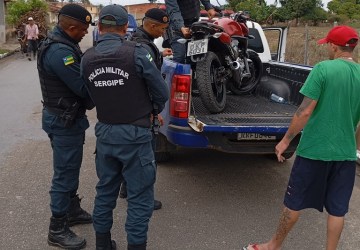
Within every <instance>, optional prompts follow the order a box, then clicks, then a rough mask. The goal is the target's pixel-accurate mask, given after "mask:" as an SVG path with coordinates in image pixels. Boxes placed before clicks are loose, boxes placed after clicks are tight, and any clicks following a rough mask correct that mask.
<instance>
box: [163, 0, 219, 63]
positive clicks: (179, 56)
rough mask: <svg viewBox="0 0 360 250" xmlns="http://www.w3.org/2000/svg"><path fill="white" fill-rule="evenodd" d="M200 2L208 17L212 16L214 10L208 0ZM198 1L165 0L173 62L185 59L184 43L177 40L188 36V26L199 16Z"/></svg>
mask: <svg viewBox="0 0 360 250" xmlns="http://www.w3.org/2000/svg"><path fill="white" fill-rule="evenodd" d="M200 2H201V3H202V4H203V5H204V7H205V9H206V10H207V11H208V15H209V18H213V17H214V16H215V15H216V11H215V10H214V7H213V6H212V4H211V3H210V0H200ZM200 2H199V0H165V5H166V12H167V13H168V14H169V16H170V31H171V32H170V34H171V35H170V37H171V38H170V39H171V41H170V43H171V48H172V50H173V52H174V58H173V60H174V61H175V62H178V63H184V61H185V53H186V48H185V44H181V43H179V42H178V41H177V40H178V39H180V38H184V37H185V38H188V37H189V36H190V29H189V27H190V26H191V25H192V24H193V23H194V22H197V21H198V20H199V17H200Z"/></svg>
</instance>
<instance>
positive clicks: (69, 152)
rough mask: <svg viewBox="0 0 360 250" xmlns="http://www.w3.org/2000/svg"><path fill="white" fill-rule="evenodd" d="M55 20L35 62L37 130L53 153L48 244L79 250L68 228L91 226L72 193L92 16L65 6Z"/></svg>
mask: <svg viewBox="0 0 360 250" xmlns="http://www.w3.org/2000/svg"><path fill="white" fill-rule="evenodd" d="M58 18H59V21H58V25H57V26H56V27H55V28H54V30H53V32H52V33H49V34H48V37H47V38H46V39H45V40H44V41H43V42H42V44H41V45H40V49H39V55H38V62H37V67H38V72H39V78H40V85H41V92H42V97H43V105H44V108H43V112H42V128H43V130H44V131H45V132H46V133H47V134H48V136H49V138H50V142H51V147H52V150H53V169H54V174H53V179H52V184H51V189H50V198H51V202H50V208H51V212H52V217H51V219H50V227H49V234H48V243H49V244H50V245H54V246H59V247H62V248H67V249H68V248H71V249H75V248H76V249H80V248H83V247H84V246H85V244H86V241H85V239H84V238H82V237H79V236H77V235H76V234H75V233H73V232H72V231H71V230H70V229H69V226H73V225H76V224H85V223H91V222H92V218H91V215H90V214H89V213H87V212H86V211H84V210H83V209H82V208H81V207H80V198H79V197H78V195H77V189H78V186H79V173H80V166H81V162H82V158H83V145H84V142H85V130H86V129H87V128H88V127H89V122H88V120H87V117H86V115H85V111H86V109H90V108H92V107H93V105H92V103H91V101H90V98H89V94H88V92H87V89H86V85H85V82H84V80H83V79H82V78H81V76H80V61H81V56H82V52H81V50H80V48H79V45H78V43H79V42H80V41H81V39H82V38H83V37H84V36H85V34H87V29H88V27H89V24H90V23H91V15H90V13H89V12H88V11H87V10H86V9H85V8H83V7H81V6H79V5H76V4H68V5H65V6H64V7H63V8H62V9H61V10H60V12H59V17H58Z"/></svg>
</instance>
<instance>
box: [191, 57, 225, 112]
mask: <svg viewBox="0 0 360 250" xmlns="http://www.w3.org/2000/svg"><path fill="white" fill-rule="evenodd" d="M219 67H221V62H220V60H219V58H218V56H217V55H216V54H215V53H214V52H211V51H209V52H208V53H207V54H206V57H205V59H204V60H202V61H200V62H197V63H196V80H197V87H198V89H199V95H200V98H201V101H202V103H203V104H204V106H205V107H206V108H207V110H209V111H210V113H219V112H221V111H223V110H224V108H225V103H226V85H225V84H224V83H222V82H221V81H219V79H218V76H217V69H218V68H219Z"/></svg>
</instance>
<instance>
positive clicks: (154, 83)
mask: <svg viewBox="0 0 360 250" xmlns="http://www.w3.org/2000/svg"><path fill="white" fill-rule="evenodd" d="M118 46H122V41H121V36H120V35H118V34H115V33H106V34H104V35H101V36H100V38H99V41H98V44H97V46H96V51H98V52H100V53H103V54H106V53H111V52H112V51H113V50H114V48H116V47H118ZM134 59H135V67H136V72H137V74H138V76H139V77H141V78H143V80H144V82H145V84H146V85H147V86H148V89H149V93H150V96H151V100H152V102H153V103H155V104H157V105H158V108H159V112H161V110H163V109H164V106H165V102H166V101H167V100H168V98H169V89H168V87H167V85H166V82H165V81H164V79H163V78H162V76H161V72H160V71H159V69H157V67H156V65H155V63H154V59H153V58H152V56H151V55H150V54H149V52H148V51H147V50H146V49H145V48H143V47H142V46H141V45H140V44H139V46H136V47H135V52H134ZM81 67H83V65H81Z"/></svg>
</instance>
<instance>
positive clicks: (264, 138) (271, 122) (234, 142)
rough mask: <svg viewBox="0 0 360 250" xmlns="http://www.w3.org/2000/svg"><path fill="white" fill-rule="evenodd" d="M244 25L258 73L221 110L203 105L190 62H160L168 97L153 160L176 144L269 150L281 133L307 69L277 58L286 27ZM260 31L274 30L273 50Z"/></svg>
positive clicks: (164, 157) (295, 104)
mask: <svg viewBox="0 0 360 250" xmlns="http://www.w3.org/2000/svg"><path fill="white" fill-rule="evenodd" d="M247 25H248V27H249V32H250V35H252V36H254V37H255V38H254V39H252V40H251V41H249V48H250V49H251V50H253V51H255V52H256V53H258V55H259V57H260V59H261V61H262V64H263V68H262V75H261V78H260V81H259V82H258V84H257V86H256V88H254V90H253V91H251V92H250V93H246V94H242V95H237V94H234V93H232V92H230V91H228V92H227V96H226V98H227V100H226V105H225V108H224V109H223V110H222V111H221V112H218V113H213V112H210V111H209V110H208V109H207V108H206V105H204V100H201V98H200V96H199V93H198V92H197V91H196V88H195V86H193V85H194V79H193V78H194V74H193V69H192V67H191V65H189V64H179V63H175V62H173V61H171V60H164V64H163V67H162V73H163V76H164V77H165V80H166V82H167V84H168V86H169V89H170V99H169V101H168V103H167V104H166V107H165V109H164V110H163V112H162V116H163V117H164V120H165V124H164V126H162V127H161V128H160V133H159V136H158V139H157V151H156V159H157V160H158V161H166V160H169V159H170V156H171V152H172V151H174V150H176V149H177V148H178V147H185V148H209V149H215V150H220V151H224V152H229V153H244V154H274V148H275V145H276V144H277V143H278V142H279V141H280V140H281V139H282V137H283V136H284V134H285V132H286V131H287V129H288V127H289V124H290V122H291V119H292V116H293V115H294V113H295V111H296V110H297V108H298V106H299V105H300V103H301V101H302V99H303V96H302V95H301V94H300V93H299V90H300V88H301V87H302V85H303V83H304V82H305V80H306V78H307V76H308V74H309V72H310V71H311V67H308V66H304V65H295V64H289V63H284V62H283V61H284V55H285V44H286V35H287V28H268V29H266V30H265V29H263V28H261V27H260V25H259V24H257V23H255V22H248V24H247ZM264 31H265V32H270V34H271V32H274V33H276V34H275V35H270V36H269V37H278V41H277V44H276V45H274V44H272V45H271V46H272V50H275V52H274V53H272V52H270V46H269V44H268V41H267V40H266V36H265V33H264ZM272 43H273V41H272ZM219 53H221V51H219ZM272 95H273V97H274V96H275V99H274V98H271V97H272ZM276 98H278V99H277V100H276ZM274 100H275V101H274ZM299 139H300V135H298V136H297V137H296V138H294V139H293V141H292V143H291V145H290V146H289V148H288V149H287V151H286V152H285V154H284V156H285V157H286V158H290V157H291V156H292V155H293V153H294V152H295V150H296V147H297V144H298V142H299Z"/></svg>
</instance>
